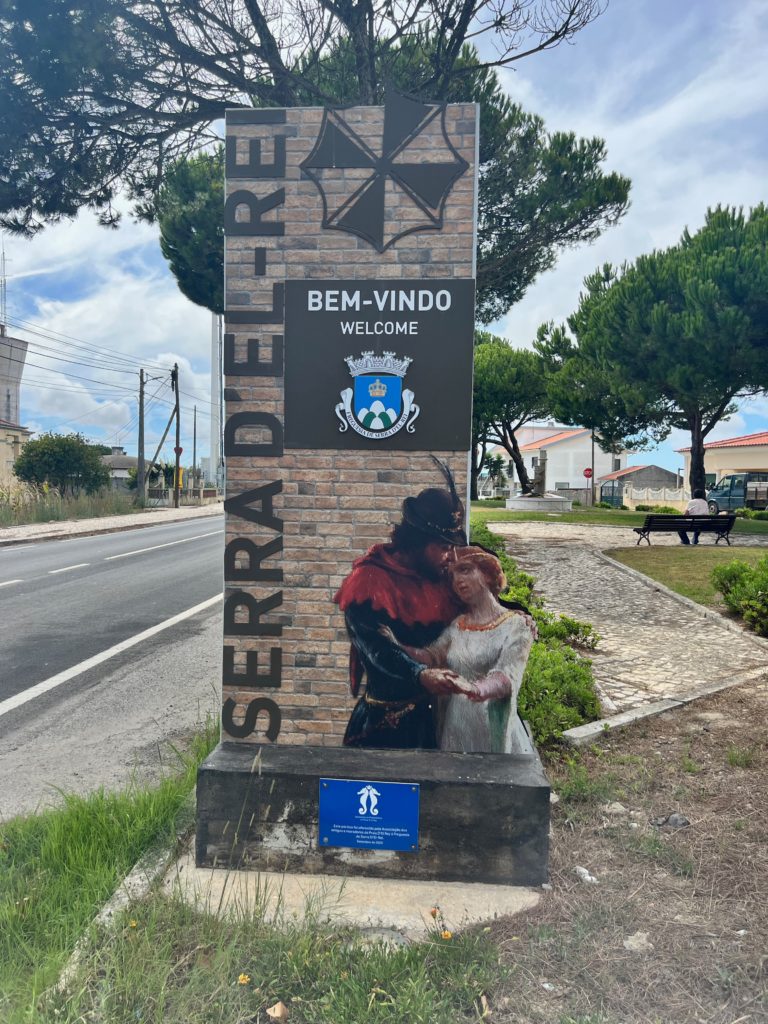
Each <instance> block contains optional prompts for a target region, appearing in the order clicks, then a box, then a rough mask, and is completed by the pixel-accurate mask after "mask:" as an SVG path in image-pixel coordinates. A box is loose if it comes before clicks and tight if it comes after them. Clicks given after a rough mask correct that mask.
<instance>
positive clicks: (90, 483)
mask: <svg viewBox="0 0 768 1024" xmlns="http://www.w3.org/2000/svg"><path fill="white" fill-rule="evenodd" d="M102 448H103V446H102V445H93V444H88V442H87V441H86V440H85V438H84V437H83V436H82V435H81V434H53V433H49V434H41V436H40V437H38V438H35V440H33V441H27V443H26V444H25V445H24V447H23V448H22V450H21V455H19V457H18V459H16V461H15V462H14V464H13V472H14V474H15V475H16V476H17V477H18V479H19V480H23V481H24V482H25V483H30V484H36V485H38V486H43V485H45V484H47V485H48V486H49V487H53V488H55V489H56V490H57V491H58V492H59V494H60V495H61V496H62V498H64V497H66V496H67V495H71V496H74V497H77V495H78V494H80V493H81V492H82V491H84V492H85V493H86V494H95V493H96V492H97V491H100V490H101V489H102V488H104V487H108V486H109V481H110V476H109V469H108V468H107V467H106V466H105V465H104V462H103V461H102V459H101V449H102Z"/></svg>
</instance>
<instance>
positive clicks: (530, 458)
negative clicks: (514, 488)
mask: <svg viewBox="0 0 768 1024" xmlns="http://www.w3.org/2000/svg"><path fill="white" fill-rule="evenodd" d="M544 452H546V459H547V480H546V486H547V490H548V491H571V490H580V489H583V488H585V487H588V486H589V482H588V479H587V477H585V476H584V470H585V469H591V468H592V457H593V455H592V433H591V431H590V430H589V429H588V428H586V427H575V428H573V427H567V428H565V429H563V430H559V431H557V432H556V433H553V434H549V435H548V436H545V437H542V438H540V439H537V440H535V441H530V442H529V443H528V444H522V445H520V454H521V455H522V457H523V462H524V464H525V468H526V470H527V471H528V475H529V477H530V478H531V479H533V475H534V473H535V472H536V470H537V468H538V466H539V463H540V461H541V459H542V456H543V453H544ZM594 460H595V461H594V473H595V478H596V479H599V478H600V477H601V476H605V474H607V473H611V472H615V471H617V470H621V469H624V468H625V466H626V464H627V453H626V452H620V453H619V454H617V455H614V454H612V453H610V452H604V451H603V450H602V448H601V447H600V445H599V444H597V443H595V445H594Z"/></svg>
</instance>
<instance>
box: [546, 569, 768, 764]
mask: <svg viewBox="0 0 768 1024" xmlns="http://www.w3.org/2000/svg"><path fill="white" fill-rule="evenodd" d="M594 554H595V556H596V557H597V558H598V559H599V560H600V561H602V562H605V563H606V564H607V565H611V566H614V567H615V568H617V569H621V570H622V572H625V573H626V574H627V575H628V576H631V577H632V578H633V579H636V580H638V581H639V582H640V583H642V584H643V585H644V586H646V587H648V588H649V589H650V590H654V591H657V592H658V593H662V594H666V595H667V596H668V597H671V598H672V599H673V600H675V601H677V602H678V603H679V604H682V605H684V606H685V607H686V608H688V609H690V610H691V611H693V612H695V613H696V614H697V615H699V616H701V617H702V618H705V619H709V620H710V621H711V622H715V623H717V624H718V625H719V626H720V627H721V628H723V629H726V630H728V631H729V632H730V633H736V634H737V635H738V636H741V637H745V638H746V639H747V640H750V641H751V642H752V643H753V644H755V645H756V646H758V647H760V648H761V650H763V651H768V641H766V640H763V639H762V638H761V637H759V636H754V635H751V634H749V633H747V632H746V630H744V629H742V628H741V627H740V626H739V625H738V624H737V623H735V622H729V621H728V619H724V618H723V616H722V615H720V613H719V612H715V611H712V610H711V609H710V608H704V607H703V606H702V605H700V604H697V603H696V602H695V601H692V600H691V599H690V598H688V597H684V596H683V595H682V594H678V593H676V592H675V591H674V590H670V588H669V587H666V586H665V585H664V584H663V583H658V582H657V581H656V580H653V579H651V577H650V576H646V575H645V574H644V573H641V572H639V570H637V569H633V568H632V567H631V566H629V565H624V563H623V562H619V561H617V560H616V559H615V558H611V556H610V555H606V554H605V552H603V551H595V552H594ZM766 673H768V668H760V669H756V670H754V671H753V672H747V673H745V674H744V675H743V676H741V677H740V678H739V679H735V680H733V681H730V682H727V683H709V684H705V685H704V686H700V687H697V688H696V689H695V690H692V691H690V692H689V693H686V694H683V695H681V696H679V697H665V698H663V699H661V700H658V701H654V702H653V703H651V704H642V705H640V706H639V707H636V708H630V709H629V710H628V711H623V712H621V713H620V714H618V715H611V716H610V717H608V718H600V719H598V720H597V721H596V722H588V723H587V724H586V725H578V726H576V727H575V728H573V729H567V730H566V731H565V732H564V733H563V740H564V741H565V742H566V743H567V744H568V745H569V746H573V747H580V746H584V745H585V744H587V743H591V742H592V741H593V740H595V739H597V737H598V736H604V735H605V734H606V733H609V732H613V731H614V730H615V729H621V728H623V727H624V726H627V725H632V724H634V723H635V722H639V721H642V720H643V719H645V718H653V717H654V716H656V715H661V714H663V713H664V712H665V711H672V710H674V709H675V708H682V707H685V706H686V705H687V704H691V703H692V702H693V701H695V700H701V699H702V698H703V697H709V696H711V695H712V694H713V693H720V692H721V691H722V690H730V689H732V688H733V687H734V686H743V685H744V684H745V683H749V682H752V681H753V680H755V679H760V678H761V677H762V676H764V675H766Z"/></svg>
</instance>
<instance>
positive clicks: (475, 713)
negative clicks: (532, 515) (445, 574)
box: [406, 547, 535, 754]
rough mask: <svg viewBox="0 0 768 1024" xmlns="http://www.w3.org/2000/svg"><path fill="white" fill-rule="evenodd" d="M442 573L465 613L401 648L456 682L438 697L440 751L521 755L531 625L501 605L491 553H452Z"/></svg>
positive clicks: (498, 571) (525, 744) (501, 580)
mask: <svg viewBox="0 0 768 1024" xmlns="http://www.w3.org/2000/svg"><path fill="white" fill-rule="evenodd" d="M448 571H449V573H450V577H451V582H452V585H453V590H454V593H455V594H456V596H457V597H458V598H459V600H460V601H461V603H462V605H463V607H464V611H463V612H462V613H461V614H460V615H459V616H457V617H456V618H455V619H454V620H453V622H451V624H450V625H449V626H448V627H447V628H446V629H445V630H444V631H443V632H442V633H441V634H440V636H439V637H438V638H437V640H435V641H434V642H433V643H432V644H430V646H429V647H427V648H422V649H416V648H406V651H407V653H408V654H410V655H411V657H413V658H415V659H416V660H417V661H421V662H423V663H424V664H426V665H428V666H430V667H435V668H437V667H445V668H448V669H450V670H451V671H453V672H455V673H456V674H457V676H458V677H459V678H458V680H457V681H456V682H455V689H454V692H453V693H452V694H450V695H448V696H442V697H440V699H439V709H438V743H439V746H440V749H441V750H455V751H460V752H463V753H474V752H480V751H485V752H491V753H499V754H500V753H506V754H515V753H528V752H529V751H530V750H531V743H530V740H529V738H528V735H527V733H526V731H525V727H524V726H523V723H522V721H521V720H520V717H519V716H518V714H517V697H518V693H519V691H520V684H521V682H522V679H523V673H524V671H525V665H526V662H527V660H528V654H529V652H530V650H531V646H532V644H533V640H534V629H535V627H534V626H533V623H532V621H531V619H530V617H529V616H527V615H526V614H525V613H522V612H521V611H520V610H519V609H516V608H509V607H505V606H504V605H503V604H502V603H500V601H499V599H498V595H499V594H500V593H501V591H502V590H503V589H504V587H505V586H506V579H505V577H504V572H503V570H502V568H501V564H500V563H499V560H498V559H497V558H496V557H495V556H494V555H492V554H490V552H487V551H484V550H483V549H482V548H478V547H465V548H458V549H457V550H456V558H455V561H453V562H452V563H451V565H450V566H449V569H448Z"/></svg>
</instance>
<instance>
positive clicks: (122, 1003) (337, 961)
mask: <svg viewBox="0 0 768 1024" xmlns="http://www.w3.org/2000/svg"><path fill="white" fill-rule="evenodd" d="M115 925H116V927H114V928H113V929H112V930H111V933H109V934H106V935H105V934H102V935H101V936H99V935H97V936H96V942H95V943H94V944H93V952H92V954H91V956H90V957H89V958H88V959H87V960H85V961H84V962H83V963H82V966H81V972H80V974H79V976H78V977H77V978H76V979H75V980H74V982H73V984H72V985H71V986H70V991H69V994H68V995H58V996H54V997H53V998H52V999H51V1000H50V1001H47V1002H46V1005H45V1006H44V1007H43V1008H42V1011H41V1015H40V1016H33V1017H32V1018H31V1021H32V1022H34V1024H42V1022H43V1021H46V1022H47V1021H51V1022H52V1021H58V1022H61V1024H80V1022H87V1021H98V1022H100V1024H128V1022H134V1021H140V1022H141V1024H257V1022H264V1024H267V1022H268V1020H269V1018H268V1017H267V1015H266V1011H267V1009H268V1008H270V1007H272V1006H274V1005H275V1004H276V1003H278V1002H282V1003H284V1004H285V1005H287V1007H288V1010H289V1019H290V1021H291V1022H292V1024H385V1022H386V1024H457V1022H459V1021H467V1022H471V1021H475V1022H477V1021H480V1020H481V1019H482V1013H483V1010H482V1005H483V1004H482V998H483V996H484V995H485V993H490V991H491V990H492V989H494V988H495V986H496V985H498V983H499V980H500V978H501V977H502V976H503V974H504V970H503V968H502V967H501V966H500V963H499V951H498V949H497V948H496V947H495V945H494V943H493V941H492V940H491V939H490V937H489V936H488V935H487V934H485V933H483V932H482V931H474V932H469V931H467V932H463V933H462V934H460V935H456V936H454V935H453V934H452V933H451V932H446V931H443V932H442V933H441V932H440V931H439V930H438V929H437V928H432V929H431V930H430V932H429V933H427V932H426V930H425V939H426V941H425V942H422V943H418V944H413V945H408V946H400V947H397V948H394V949H393V948H390V947H387V946H385V945H383V944H382V943H376V942H374V943H371V942H370V941H368V942H366V941H365V940H364V939H362V940H361V937H360V935H359V934H358V933H356V932H355V931H354V930H353V929H350V928H341V927H333V926H331V925H329V924H327V923H325V922H324V921H322V920H321V919H319V917H315V918H314V919H313V912H312V907H309V908H308V912H307V916H306V918H305V919H303V920H301V919H296V918H291V919H289V918H288V917H287V915H284V917H283V919H282V921H280V922H279V925H278V926H277V927H275V925H274V924H273V923H272V922H270V921H267V920H266V919H265V914H264V910H263V908H262V907H260V906H259V905H256V904H255V905H253V906H249V907H247V908H242V909H241V910H240V911H239V912H238V913H236V914H235V915H232V916H229V917H226V918H222V917H220V916H217V915H213V914H210V913H206V912H204V911H202V910H201V909H200V908H197V907H193V906H190V905H189V904H187V903H186V902H184V901H183V899H182V898H181V897H180V896H172V897H171V898H168V897H166V896H163V895H162V894H154V895H153V896H152V897H150V898H149V899H148V900H146V901H143V902H142V903H141V904H138V905H135V906H134V907H132V908H130V909H129V910H128V911H127V912H126V913H125V914H124V915H122V917H121V918H120V919H119V920H117V921H116V922H115ZM486 932H487V929H486ZM56 1011H58V1012H56Z"/></svg>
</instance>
